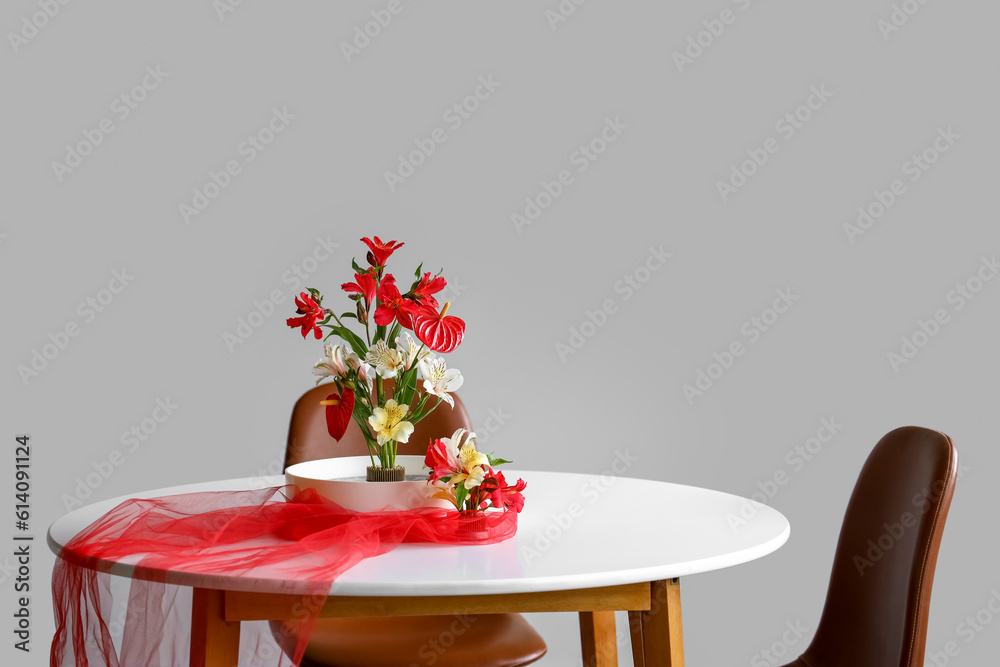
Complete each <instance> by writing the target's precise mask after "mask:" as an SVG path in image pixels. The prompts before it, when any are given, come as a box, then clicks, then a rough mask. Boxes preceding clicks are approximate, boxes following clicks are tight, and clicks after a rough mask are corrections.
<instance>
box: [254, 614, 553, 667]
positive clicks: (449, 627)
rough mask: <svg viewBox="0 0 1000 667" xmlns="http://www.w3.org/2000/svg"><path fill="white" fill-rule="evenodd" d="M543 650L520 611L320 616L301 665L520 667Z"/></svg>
mask: <svg viewBox="0 0 1000 667" xmlns="http://www.w3.org/2000/svg"><path fill="white" fill-rule="evenodd" d="M271 626H272V628H271V629H272V631H273V632H274V633H275V635H277V634H278V633H279V632H280V631H281V623H280V622H279V621H273V622H272V623H271ZM284 631H285V632H288V631H289V628H288V627H287V626H286V627H285V628H284ZM545 651H546V647H545V642H544V641H542V638H541V637H540V636H539V635H538V633H537V632H535V630H534V628H532V627H531V625H529V624H528V622H527V621H526V620H524V617H523V616H521V615H520V614H470V615H467V616H452V615H448V616H396V617H379V618H371V617H359V618H321V619H319V620H317V621H316V626H315V628H314V629H313V632H312V635H311V637H310V638H309V646H308V648H307V649H306V653H305V658H304V659H303V660H302V667H414V666H416V667H424V666H425V665H433V667H518V666H520V665H527V664H529V663H531V662H534V661H535V660H538V659H539V658H541V657H542V656H543V655H545Z"/></svg>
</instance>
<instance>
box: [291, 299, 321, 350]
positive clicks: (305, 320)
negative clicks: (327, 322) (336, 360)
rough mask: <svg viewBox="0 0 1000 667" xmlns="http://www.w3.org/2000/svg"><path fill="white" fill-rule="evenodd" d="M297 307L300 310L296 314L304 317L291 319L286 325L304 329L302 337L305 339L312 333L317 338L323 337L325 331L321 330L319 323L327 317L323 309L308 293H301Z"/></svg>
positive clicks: (297, 300)
mask: <svg viewBox="0 0 1000 667" xmlns="http://www.w3.org/2000/svg"><path fill="white" fill-rule="evenodd" d="M295 305H296V306H297V307H298V310H296V311H295V312H296V313H298V314H299V315H301V316H302V317H290V318H288V319H287V320H286V321H285V323H286V324H287V325H288V326H290V327H292V328H293V329H294V328H295V327H302V337H303V338H305V337H306V335H308V333H309V332H310V331H312V332H313V334H315V335H316V338H317V339H319V338H322V337H323V330H322V329H320V328H319V324H318V323H319V322H322V321H323V319H324V318H325V317H326V313H324V312H323V309H322V308H320V307H319V304H317V303H316V302H315V301H313V298H312V297H311V296H309V293H308V292H300V293H299V295H298V296H297V297H295Z"/></svg>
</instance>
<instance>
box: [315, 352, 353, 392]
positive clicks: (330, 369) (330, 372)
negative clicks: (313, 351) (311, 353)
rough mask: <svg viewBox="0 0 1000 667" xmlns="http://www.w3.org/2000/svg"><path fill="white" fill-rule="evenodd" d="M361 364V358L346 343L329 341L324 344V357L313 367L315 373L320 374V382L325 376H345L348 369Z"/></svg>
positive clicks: (317, 382) (318, 381) (317, 381)
mask: <svg viewBox="0 0 1000 667" xmlns="http://www.w3.org/2000/svg"><path fill="white" fill-rule="evenodd" d="M360 365H361V359H360V357H358V355H356V354H355V353H354V352H353V351H351V349H350V348H348V347H347V346H346V345H331V344H330V343H329V342H326V343H324V345H323V358H322V359H320V360H319V361H317V362H316V366H315V367H313V371H312V372H313V375H318V376H319V379H318V380H316V384H319V383H320V382H322V381H323V380H324V378H328V377H332V378H336V377H343V376H346V375H347V371H349V370H350V369H352V368H357V367H358V366H360Z"/></svg>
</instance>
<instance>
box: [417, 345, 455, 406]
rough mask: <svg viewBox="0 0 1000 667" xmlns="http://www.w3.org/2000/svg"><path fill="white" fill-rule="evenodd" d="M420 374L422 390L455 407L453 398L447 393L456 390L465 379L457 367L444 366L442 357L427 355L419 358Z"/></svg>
mask: <svg viewBox="0 0 1000 667" xmlns="http://www.w3.org/2000/svg"><path fill="white" fill-rule="evenodd" d="M420 375H421V376H422V377H423V378H424V391H426V392H427V393H428V394H434V395H435V396H437V397H438V398H441V399H443V400H445V401H447V402H448V405H450V406H451V407H455V399H453V398H452V397H451V396H449V395H448V394H449V393H451V392H453V391H456V390H457V389H458V388H459V387H461V386H462V383H463V382H464V381H465V378H463V377H462V373H461V372H459V370H458V369H457V368H445V365H444V358H443V357H437V356H428V357H425V358H423V359H421V360H420Z"/></svg>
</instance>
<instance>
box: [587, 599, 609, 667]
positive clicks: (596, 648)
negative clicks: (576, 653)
mask: <svg viewBox="0 0 1000 667" xmlns="http://www.w3.org/2000/svg"><path fill="white" fill-rule="evenodd" d="M580 643H581V645H582V648H583V664H584V667H618V638H617V637H616V635H615V612H613V611H581V612H580Z"/></svg>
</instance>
